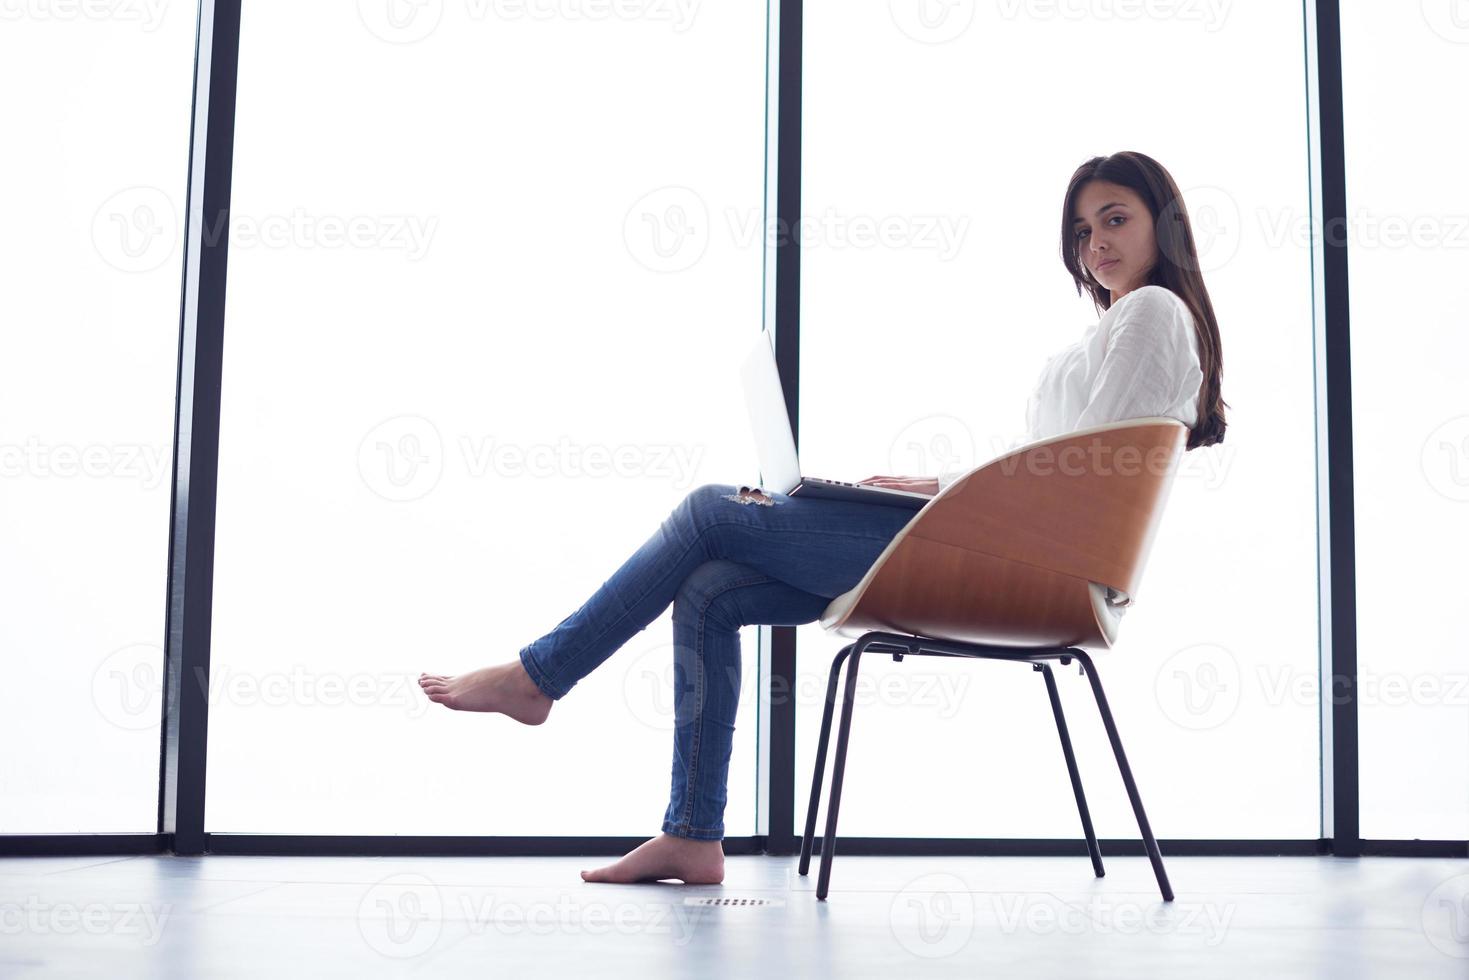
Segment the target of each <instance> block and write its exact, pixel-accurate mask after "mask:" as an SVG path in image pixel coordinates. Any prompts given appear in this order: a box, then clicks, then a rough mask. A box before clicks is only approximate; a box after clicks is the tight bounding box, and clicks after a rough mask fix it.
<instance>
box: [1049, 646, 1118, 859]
mask: <svg viewBox="0 0 1469 980" xmlns="http://www.w3.org/2000/svg"><path fill="white" fill-rule="evenodd" d="M1035 668H1036V670H1038V671H1040V672H1041V676H1043V677H1044V678H1045V679H1046V693H1047V694H1048V695H1050V697H1051V712H1052V713H1053V714H1054V715H1055V716H1056V731H1057V732H1058V733H1060V735H1061V751H1062V752H1064V753H1065V754H1066V769H1067V771H1068V772H1070V773H1071V789H1072V790H1073V791H1074V792H1075V793H1076V808H1077V809H1078V810H1080V811H1081V829H1082V830H1083V831H1085V832H1086V849H1087V851H1088V852H1089V853H1090V854H1091V856H1092V871H1094V872H1096V875H1097V877H1098V878H1101V877H1103V876H1104V875H1105V874H1106V872H1105V871H1103V870H1102V849H1101V848H1100V847H1098V846H1097V833H1096V831H1095V830H1093V829H1092V815H1091V811H1089V810H1088V809H1087V806H1086V793H1084V792H1082V789H1081V773H1080V772H1079V771H1078V770H1077V768H1076V753H1074V752H1072V751H1071V734H1070V733H1069V732H1068V731H1067V730H1066V715H1065V713H1064V712H1062V710H1061V697H1060V695H1059V694H1058V693H1057V692H1056V677H1055V675H1054V674H1053V673H1052V672H1051V667H1050V665H1049V664H1036V665H1035Z"/></svg>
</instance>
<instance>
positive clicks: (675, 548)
mask: <svg viewBox="0 0 1469 980" xmlns="http://www.w3.org/2000/svg"><path fill="white" fill-rule="evenodd" d="M1061 259H1062V262H1063V263H1064V264H1065V266H1066V269H1067V271H1068V272H1070V273H1071V276H1072V278H1073V280H1074V281H1075V283H1076V286H1077V292H1078V294H1080V292H1081V290H1082V289H1083V288H1085V289H1086V290H1088V291H1090V293H1091V295H1092V300H1093V302H1094V303H1095V304H1096V307H1097V309H1098V310H1099V311H1100V312H1102V318H1101V320H1100V321H1099V322H1098V323H1097V324H1096V326H1094V327H1091V328H1089V329H1088V330H1087V332H1086V334H1085V335H1084V336H1083V338H1082V339H1081V340H1080V341H1079V342H1078V343H1076V344H1074V345H1072V346H1071V347H1069V348H1067V349H1066V350H1064V351H1062V352H1061V353H1059V354H1057V355H1056V356H1055V357H1053V358H1051V360H1050V361H1048V362H1047V364H1046V367H1045V369H1044V370H1043V371H1042V373H1041V377H1040V381H1039V383H1038V384H1037V386H1036V389H1035V392H1034V393H1033V394H1032V395H1031V398H1030V402H1029V404H1028V406H1027V410H1026V416H1027V427H1028V430H1029V431H1028V432H1027V434H1026V437H1025V439H1023V440H1021V443H1023V442H1031V441H1035V440H1038V439H1044V438H1048V437H1050V436H1053V435H1057V434H1060V433H1063V432H1070V431H1074V430H1076V429H1082V428H1086V427H1088V426H1092V425H1097V424H1100V423H1103V422H1110V421H1117V420H1121V419H1127V418H1140V417H1145V416H1169V417H1173V418H1177V419H1178V420H1179V421H1181V422H1183V423H1184V424H1185V425H1187V426H1189V427H1190V432H1189V438H1188V443H1187V448H1188V449H1195V448H1197V447H1200V446H1209V445H1213V444H1214V443H1217V442H1220V441H1222V440H1223V438H1224V428H1225V422H1224V408H1225V407H1226V406H1227V403H1226V402H1224V401H1223V400H1222V399H1221V398H1220V394H1219V382H1220V376H1221V374H1222V370H1223V359H1222V356H1221V352H1220V346H1219V331H1218V325H1217V323H1216V322H1215V319H1214V311H1213V307H1212V305H1211V304H1210V302H1209V296H1208V293H1207V291H1206V290H1205V289H1204V283H1203V280H1202V278H1201V276H1200V275H1199V269H1198V259H1197V255H1196V250H1195V247H1194V239H1193V231H1192V228H1191V227H1190V224H1189V220H1188V215H1187V212H1186V211H1185V209H1184V205H1183V200H1182V196H1181V195H1180V194H1179V191H1178V187H1177V185H1176V184H1175V183H1174V181H1173V178H1172V177H1171V176H1169V174H1168V172H1167V171H1166V170H1164V169H1163V167H1162V166H1161V165H1160V164H1158V163H1157V162H1156V161H1155V160H1153V159H1152V158H1150V157H1147V156H1145V155H1143V154H1141V153H1134V152H1121V153H1116V154H1114V155H1112V156H1110V157H1094V158H1093V159H1091V160H1088V161H1087V162H1086V163H1084V164H1082V165H1081V167H1079V168H1078V169H1077V171H1076V173H1075V174H1073V175H1072V177H1071V182H1070V184H1069V186H1068V188H1067V191H1066V199H1065V204H1064V207H1063V209H1062V231H1061ZM1021 443H1017V445H1019V444H1021ZM962 475H963V473H962V472H952V473H945V474H942V475H940V476H939V477H938V478H936V479H935V478H924V477H909V476H874V477H869V478H868V479H866V480H863V481H861V482H863V483H868V484H873V485H876V486H888V487H900V488H903V489H908V490H917V491H920V492H923V493H929V494H933V493H938V492H939V491H940V490H942V489H943V488H944V487H946V486H948V485H949V484H950V483H952V482H953V481H954V480H955V479H957V478H958V477H960V476H962ZM913 516H914V512H913V511H910V510H907V509H904V508H898V507H890V506H886V505H883V504H868V503H853V502H849V501H837V500H821V499H812V498H808V497H801V496H796V497H791V496H788V495H786V494H781V493H768V492H765V491H762V490H760V489H755V490H745V489H743V488H736V487H732V486H725V485H717V484H716V485H705V486H701V487H698V488H696V489H695V490H693V491H691V492H690V493H689V494H688V496H686V497H685V498H684V500H683V502H682V503H680V504H679V505H678V507H676V508H675V509H674V510H673V512H672V513H671V514H670V515H669V517H668V518H667V519H666V520H665V521H664V522H663V524H662V525H661V526H660V527H659V529H658V530H657V532H655V533H654V534H653V536H652V537H651V538H649V539H648V541H647V542H646V543H645V544H644V545H643V546H642V547H641V548H639V549H638V551H637V552H636V553H635V554H633V556H632V557H631V558H629V559H628V560H627V561H626V562H624V563H623V565H622V567H620V568H619V569H618V570H617V571H616V572H614V573H613V575H612V577H611V578H609V579H608V580H607V581H606V582H604V583H603V584H602V586H601V587H600V588H599V589H598V590H597V592H596V593H595V594H594V595H593V596H592V597H591V598H590V599H588V600H587V602H586V603H585V604H584V605H583V606H582V607H581V608H580V609H578V610H576V611H575V612H573V613H572V614H571V615H570V616H568V617H566V618H565V619H564V620H562V621H561V623H560V624H558V625H557V626H556V628H555V629H553V630H552V631H551V632H549V633H547V634H546V635H545V636H542V637H541V638H540V639H538V640H535V641H534V642H532V643H530V644H529V645H527V646H526V647H524V648H523V649H522V650H521V651H520V655H519V657H518V659H516V660H514V661H511V662H509V663H504V664H499V665H496V666H492V667H485V668H482V669H480V670H476V671H473V672H471V673H468V674H459V675H455V676H453V677H445V676H442V675H439V674H423V675H421V676H420V677H419V685H420V686H421V687H422V688H423V690H424V691H425V692H426V693H427V695H428V697H429V698H430V699H432V700H434V701H437V702H438V703H440V704H443V705H445V706H447V707H449V708H453V709H456V710H461V711H499V712H502V713H503V714H506V715H509V716H510V717H511V718H514V719H515V720H517V721H520V722H522V723H524V724H527V725H539V724H541V723H542V722H544V721H545V720H546V717H547V715H549V713H550V711H551V705H552V704H553V703H554V702H555V701H557V700H560V699H561V698H562V697H564V696H565V695H566V693H567V692H568V691H569V690H570V689H571V688H572V686H573V685H575V684H576V682H577V681H578V680H580V679H581V678H582V677H584V676H586V675H587V674H588V673H590V672H591V671H592V670H594V669H595V668H596V667H597V666H598V665H599V664H601V663H602V661H604V660H606V659H607V658H608V657H610V656H611V655H612V654H613V653H615V652H616V651H617V650H618V649H619V648H620V647H621V646H622V645H623V644H624V643H626V642H627V641H628V640H629V639H630V638H631V637H632V636H634V635H635V634H637V633H638V632H640V631H641V630H642V629H644V628H645V627H646V626H647V625H648V624H649V623H651V622H652V621H653V620H654V619H656V618H658V616H660V615H662V613H663V611H664V610H665V609H667V608H668V605H669V603H670V602H671V603H672V604H673V637H674V655H673V658H674V679H675V685H676V691H675V702H674V721H675V736H674V755H673V792H672V797H671V799H670V801H669V804H668V808H667V810H666V811H665V813H664V817H663V826H662V833H661V834H660V835H659V836H658V837H655V838H653V839H651V840H649V841H647V842H645V843H643V844H642V845H640V846H638V847H637V848H635V849H634V850H632V851H631V852H629V853H628V854H627V855H625V856H624V857H623V858H622V859H621V860H619V861H617V862H615V863H613V864H611V865H608V866H607V867H604V868H599V869H597V870H595V871H583V872H582V878H583V879H584V880H586V881H605V882H634V881H653V880H658V879H665V878H677V879H680V880H682V881H684V882H687V883H689V884H717V883H719V882H721V881H723V879H724V850H723V848H722V847H721V845H720V840H721V839H722V838H723V836H724V827H723V817H724V805H725V799H726V794H725V778H726V776H727V774H728V770H729V757H730V748H731V742H732V739H733V734H734V722H735V712H736V707H737V702H738V699H739V690H740V645H739V630H740V627H741V626H746V625H750V624H755V623H760V624H766V625H774V626H793V625H797V624H800V623H810V622H813V621H815V620H816V619H818V618H819V617H820V615H821V612H822V610H824V609H825V608H826V605H827V603H828V602H830V601H831V599H832V598H834V597H835V596H838V595H840V594H841V593H843V592H846V591H847V590H848V589H850V588H852V587H853V586H854V585H856V584H857V582H858V581H859V580H860V579H861V578H862V576H863V575H864V574H865V573H866V572H867V569H868V568H869V567H871V565H872V562H873V561H874V560H876V558H877V556H878V555H879V554H881V552H882V550H883V549H884V548H885V547H887V544H888V542H890V541H891V540H892V539H893V537H894V536H895V535H896V534H897V533H898V532H899V531H900V530H901V529H902V528H903V526H904V525H905V524H907V523H908V521H910V520H911V519H912V518H913Z"/></svg>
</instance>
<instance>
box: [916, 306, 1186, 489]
mask: <svg viewBox="0 0 1469 980" xmlns="http://www.w3.org/2000/svg"><path fill="white" fill-rule="evenodd" d="M1203 383H1204V373H1203V370H1202V369H1201V367H1200V365H1199V351H1198V335H1197V334H1196V333H1195V332H1194V318H1193V314H1192V313H1191V312H1189V308H1188V304H1187V303H1185V302H1184V301H1183V299H1182V298H1180V297H1179V295H1178V294H1177V293H1175V292H1173V291H1172V290H1170V289H1167V288H1165V287H1163V286H1153V285H1148V286H1140V287H1138V288H1137V289H1134V290H1132V291H1130V292H1128V293H1126V294H1125V295H1123V296H1122V298H1121V299H1119V300H1117V302H1115V303H1113V304H1112V305H1111V306H1110V307H1109V308H1108V309H1107V310H1106V311H1105V312H1104V313H1103V314H1102V318H1101V319H1100V320H1099V321H1097V323H1096V325H1095V326H1091V327H1088V328H1087V330H1086V332H1085V333H1084V334H1083V335H1082V338H1081V340H1079V341H1077V342H1076V343H1074V344H1072V345H1071V346H1070V347H1067V348H1066V349H1065V350H1063V351H1061V352H1060V353H1059V354H1056V355H1055V356H1054V357H1052V358H1051V359H1050V360H1049V361H1047V362H1046V366H1045V367H1044V368H1043V369H1042V370H1041V375H1040V379H1039V381H1038V382H1037V383H1036V386H1035V390H1034V391H1033V392H1032V393H1031V396H1030V401H1029V403H1028V404H1027V405H1026V409H1025V422H1026V430H1027V431H1026V434H1025V436H1024V437H1023V438H1021V439H1019V440H1016V441H1015V442H1014V443H1012V444H1011V446H1010V449H1007V450H1006V451H1005V452H1007V453H1008V452H1010V451H1012V450H1014V449H1016V448H1019V447H1020V446H1023V445H1026V444H1027V443H1031V442H1036V441H1038V440H1041V439H1048V438H1050V437H1051V436H1056V435H1061V434H1062V433H1066V432H1074V431H1076V430H1077V429H1085V428H1089V427H1090V426H1094V425H1101V424H1103V423H1104V422H1119V421H1121V420H1123V419H1135V418H1147V417H1149V416H1158V415H1162V416H1167V417H1169V418H1175V419H1178V420H1179V421H1180V422H1182V423H1183V424H1184V425H1187V426H1189V427H1190V428H1192V427H1193V426H1194V425H1196V424H1197V423H1198V400H1199V388H1200V387H1201V386H1202V385H1203ZM1002 455H1003V454H1002ZM966 472H968V470H955V471H952V472H948V473H942V474H940V475H939V477H938V481H939V489H940V490H943V489H944V488H945V487H947V486H948V485H949V484H951V483H953V482H954V481H955V480H957V479H958V478H959V477H961V476H963V475H964V474H965V473H966Z"/></svg>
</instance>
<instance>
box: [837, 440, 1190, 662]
mask: <svg viewBox="0 0 1469 980" xmlns="http://www.w3.org/2000/svg"><path fill="white" fill-rule="evenodd" d="M1187 435H1188V428H1187V426H1185V425H1184V424H1183V423H1182V422H1179V421H1178V420H1177V419H1172V418H1164V417H1157V418H1145V419H1127V420H1124V421H1121V422H1112V423H1108V424H1106V425H1100V426H1095V427H1093V428H1089V429H1081V430H1078V431H1075V432H1069V433H1066V434H1064V435H1060V436H1055V437H1052V438H1049V439H1042V440H1040V441H1038V442H1033V443H1030V444H1028V445H1025V446H1022V447H1020V448H1019V449H1016V450H1014V451H1013V452H1010V453H1008V454H1006V455H1004V456H1001V457H999V458H997V459H994V460H991V461H989V462H987V463H985V464H983V465H981V466H979V467H977V468H975V469H973V470H971V471H970V472H969V473H967V474H965V475H964V476H963V477H961V478H960V479H958V480H956V481H955V482H954V483H952V484H950V485H949V486H947V487H945V488H944V490H943V492H942V493H940V494H938V495H937V496H936V497H934V499H933V500H931V501H929V502H928V503H927V504H925V505H924V507H923V509H922V510H920V511H919V512H918V513H917V515H916V516H915V517H914V518H913V520H912V521H911V522H909V524H908V525H907V527H905V528H904V529H903V530H902V531H901V532H899V533H898V535H897V536H896V537H895V538H894V539H893V540H892V541H891V542H890V543H889V544H888V546H887V548H886V549H885V550H884V551H883V552H882V554H881V555H879V556H878V558H877V560H876V561H875V562H874V563H873V565H872V568H870V569H869V570H868V572H867V574H866V575H865V576H864V577H863V578H862V581H860V582H859V583H857V585H856V586H855V587H854V588H852V589H851V590H850V591H848V592H846V593H844V594H842V595H840V596H837V597H836V598H835V599H833V600H832V601H831V603H830V605H828V606H827V608H826V611H825V612H824V613H823V614H822V617H821V625H822V626H823V627H825V628H826V629H828V630H830V631H832V632H834V633H837V634H838V635H841V636H848V637H856V636H860V635H861V634H863V633H865V632H867V631H870V630H886V631H892V632H897V633H906V634H911V635H914V636H926V637H933V638H938V639H947V640H955V641H959V642H968V643H988V644H994V645H1000V646H1025V647H1037V646H1081V647H1093V648H1101V649H1108V648H1110V647H1111V646H1112V645H1113V644H1114V643H1115V642H1116V639H1117V631H1118V625H1119V623H1120V621H1121V618H1122V611H1123V609H1124V608H1125V607H1126V606H1128V605H1129V604H1131V603H1132V601H1133V600H1134V598H1135V596H1136V594H1137V590H1138V585H1139V583H1140V582H1141V580H1142V575H1143V568H1144V566H1145V565H1146V563H1147V558H1148V554H1149V552H1150V551H1151V549H1152V544H1153V538H1154V535H1155V533H1156V532H1157V529H1158V524H1159V522H1160V521H1161V519H1162V515H1163V510H1164V507H1165V505H1166V504H1167V500H1168V495H1169V492H1170V490H1171V488H1172V484H1173V477H1174V474H1175V472H1176V470H1177V466H1178V462H1179V460H1180V458H1181V457H1182V455H1183V451H1184V445H1185V443H1186V441H1187Z"/></svg>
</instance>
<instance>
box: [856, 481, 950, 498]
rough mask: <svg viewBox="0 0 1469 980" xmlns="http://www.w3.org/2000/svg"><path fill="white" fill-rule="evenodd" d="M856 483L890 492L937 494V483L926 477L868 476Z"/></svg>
mask: <svg viewBox="0 0 1469 980" xmlns="http://www.w3.org/2000/svg"><path fill="white" fill-rule="evenodd" d="M857 483H858V484H859V485H863V486H872V487H887V488H888V489H890V490H910V491H912V492H914V493H926V494H928V495H929V496H930V497H932V496H934V495H935V494H937V493H938V492H939V481H938V480H936V479H934V478H933V477H927V476H869V477H868V478H867V479H865V480H858V481H857Z"/></svg>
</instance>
